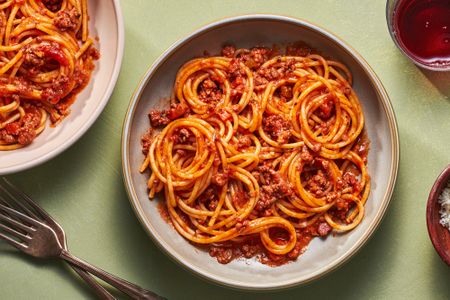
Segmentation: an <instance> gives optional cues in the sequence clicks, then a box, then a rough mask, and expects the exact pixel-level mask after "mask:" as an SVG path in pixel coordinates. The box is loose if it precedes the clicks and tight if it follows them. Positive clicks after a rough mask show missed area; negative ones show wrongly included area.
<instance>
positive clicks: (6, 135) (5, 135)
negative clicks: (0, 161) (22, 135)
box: [0, 129, 16, 144]
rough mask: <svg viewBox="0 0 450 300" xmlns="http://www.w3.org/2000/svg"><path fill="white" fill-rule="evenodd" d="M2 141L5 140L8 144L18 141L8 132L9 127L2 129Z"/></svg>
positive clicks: (0, 133)
mask: <svg viewBox="0 0 450 300" xmlns="http://www.w3.org/2000/svg"><path fill="white" fill-rule="evenodd" d="M0 141H4V142H5V143H7V144H14V143H15V142H16V138H15V137H14V136H13V135H12V134H10V133H8V130H7V129H2V130H0Z"/></svg>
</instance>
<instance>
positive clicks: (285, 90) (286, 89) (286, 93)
mask: <svg viewBox="0 0 450 300" xmlns="http://www.w3.org/2000/svg"><path fill="white" fill-rule="evenodd" d="M279 93H280V97H281V100H283V101H285V102H287V101H289V100H291V99H292V97H293V94H292V86H288V85H283V86H282V87H281V88H280V92H279Z"/></svg>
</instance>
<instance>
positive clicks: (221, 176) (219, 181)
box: [211, 172, 230, 186]
mask: <svg viewBox="0 0 450 300" xmlns="http://www.w3.org/2000/svg"><path fill="white" fill-rule="evenodd" d="M229 177H230V176H229V175H228V173H227V172H223V173H216V174H215V175H213V176H212V178H211V182H212V183H213V184H215V185H217V186H224V185H225V184H227V182H228V178H229Z"/></svg>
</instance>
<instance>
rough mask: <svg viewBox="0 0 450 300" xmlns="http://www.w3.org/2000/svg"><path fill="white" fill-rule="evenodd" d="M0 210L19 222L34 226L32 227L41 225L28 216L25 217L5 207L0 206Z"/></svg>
mask: <svg viewBox="0 0 450 300" xmlns="http://www.w3.org/2000/svg"><path fill="white" fill-rule="evenodd" d="M0 210H1V211H3V212H5V213H7V214H8V215H11V216H13V217H15V218H17V219H19V220H21V221H24V222H27V223H28V224H30V225H34V226H39V225H41V223H40V222H38V221H36V220H35V219H33V218H31V217H29V216H26V215H24V214H23V213H21V212H18V211H17V210H15V209H12V208H10V207H7V206H5V205H3V204H0Z"/></svg>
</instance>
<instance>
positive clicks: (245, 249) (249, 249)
mask: <svg viewBox="0 0 450 300" xmlns="http://www.w3.org/2000/svg"><path fill="white" fill-rule="evenodd" d="M260 248H261V247H260V246H258V245H254V244H251V243H246V244H243V245H242V247H241V252H242V256H244V257H245V258H251V257H253V256H255V255H256V254H257V253H258V252H259V251H260V250H261V249H260Z"/></svg>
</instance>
